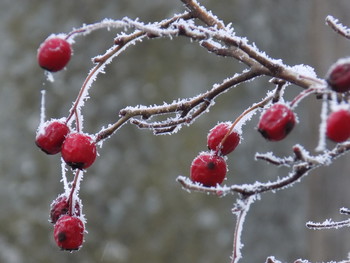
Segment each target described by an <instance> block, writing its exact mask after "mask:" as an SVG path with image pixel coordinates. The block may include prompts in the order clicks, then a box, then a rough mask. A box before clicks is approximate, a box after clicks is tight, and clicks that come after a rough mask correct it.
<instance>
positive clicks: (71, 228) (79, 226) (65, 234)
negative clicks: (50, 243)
mask: <svg viewBox="0 0 350 263" xmlns="http://www.w3.org/2000/svg"><path fill="white" fill-rule="evenodd" d="M54 239H55V241H56V244H57V246H59V247H60V248H61V249H63V250H69V251H71V250H78V249H79V248H80V247H81V245H82V244H83V241H84V223H83V222H82V221H81V220H80V218H78V217H76V216H69V215H64V216H61V217H60V218H59V219H58V220H57V222H56V224H55V226H54Z"/></svg>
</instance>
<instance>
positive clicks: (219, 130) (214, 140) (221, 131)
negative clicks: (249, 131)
mask: <svg viewBox="0 0 350 263" xmlns="http://www.w3.org/2000/svg"><path fill="white" fill-rule="evenodd" d="M230 127H231V123H219V124H218V125H216V126H215V127H214V128H212V129H211V130H210V132H209V134H208V137H207V143H208V148H209V149H210V150H213V151H218V152H219V153H221V154H222V155H227V154H229V153H230V152H232V151H233V150H234V149H236V147H237V145H238V144H239V141H240V139H241V138H240V135H239V134H238V132H237V131H232V132H231V133H230V134H229V135H228V136H227V137H226V139H225V141H224V143H223V145H222V147H221V149H218V147H219V145H220V143H221V141H222V140H223V138H224V137H225V136H226V134H227V133H228V131H229V129H230Z"/></svg>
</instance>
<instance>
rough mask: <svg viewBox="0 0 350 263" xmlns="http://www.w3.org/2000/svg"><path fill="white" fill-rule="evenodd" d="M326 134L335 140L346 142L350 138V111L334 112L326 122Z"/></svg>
mask: <svg viewBox="0 0 350 263" xmlns="http://www.w3.org/2000/svg"><path fill="white" fill-rule="evenodd" d="M326 135H327V137H328V138H329V139H330V140H332V141H334V142H344V141H346V140H348V139H349V138H350V112H349V111H347V110H344V109H342V110H338V111H334V112H332V113H331V114H330V115H329V116H328V118H327V123H326Z"/></svg>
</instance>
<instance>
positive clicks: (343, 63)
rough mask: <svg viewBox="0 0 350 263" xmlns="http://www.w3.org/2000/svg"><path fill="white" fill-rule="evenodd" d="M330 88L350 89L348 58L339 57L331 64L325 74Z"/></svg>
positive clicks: (349, 63)
mask: <svg viewBox="0 0 350 263" xmlns="http://www.w3.org/2000/svg"><path fill="white" fill-rule="evenodd" d="M326 81H327V83H328V85H329V86H330V88H331V89H332V90H334V91H336V92H347V91H349V90H350V60H348V59H347V60H346V59H340V60H339V61H337V62H336V63H335V64H334V65H332V66H331V67H330V69H329V71H328V73H327V75H326Z"/></svg>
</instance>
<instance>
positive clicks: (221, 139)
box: [190, 122, 241, 187]
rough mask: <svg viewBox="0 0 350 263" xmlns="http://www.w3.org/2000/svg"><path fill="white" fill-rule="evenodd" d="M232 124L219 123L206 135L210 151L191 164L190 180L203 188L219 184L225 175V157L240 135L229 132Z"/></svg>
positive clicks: (235, 145) (237, 141)
mask: <svg viewBox="0 0 350 263" xmlns="http://www.w3.org/2000/svg"><path fill="white" fill-rule="evenodd" d="M231 126H232V124H231V123H229V122H225V123H219V124H217V125H216V126H215V127H214V128H212V129H211V130H210V132H209V134H208V138H207V144H208V148H209V150H210V151H207V152H201V153H200V154H199V155H198V156H197V157H196V158H195V159H194V160H193V162H192V164H191V175H190V177H191V180H192V181H193V182H197V183H201V184H203V185H204V186H208V187H210V186H216V185H217V184H221V183H222V182H223V181H224V179H225V177H226V173H227V165H226V159H225V158H226V157H225V156H226V155H228V154H229V153H231V152H232V151H233V150H234V149H235V148H236V147H237V145H238V144H239V142H240V138H241V137H240V134H239V133H238V132H237V131H235V130H233V131H230V129H231Z"/></svg>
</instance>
